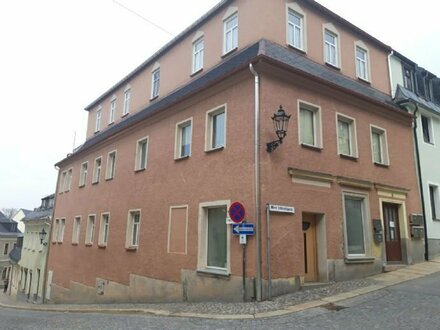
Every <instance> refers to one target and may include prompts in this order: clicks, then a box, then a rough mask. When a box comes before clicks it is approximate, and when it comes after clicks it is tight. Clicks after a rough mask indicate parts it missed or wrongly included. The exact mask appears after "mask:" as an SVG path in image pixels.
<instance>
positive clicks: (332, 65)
mask: <svg viewBox="0 0 440 330" xmlns="http://www.w3.org/2000/svg"><path fill="white" fill-rule="evenodd" d="M325 65H326V66H328V67H329V68H332V69H334V70H337V71H341V68H340V67H339V66H336V65H334V64H331V63H328V62H325Z"/></svg>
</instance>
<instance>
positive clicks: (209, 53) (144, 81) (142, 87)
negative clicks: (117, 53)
mask: <svg viewBox="0 0 440 330" xmlns="http://www.w3.org/2000/svg"><path fill="white" fill-rule="evenodd" d="M286 3H298V4H299V6H300V7H301V9H302V10H303V11H304V12H305V13H306V31H307V33H306V38H307V41H308V42H307V44H308V47H307V51H306V53H305V56H307V57H309V58H310V59H312V60H314V61H316V62H318V63H322V64H324V52H323V24H327V23H332V24H333V25H334V26H335V28H336V29H337V30H338V32H339V34H340V47H341V51H340V54H341V58H340V72H341V73H342V74H344V75H347V76H349V77H351V78H353V79H357V78H356V68H355V44H354V43H355V42H356V41H362V42H364V44H365V47H367V49H368V50H369V62H370V72H371V75H370V84H371V86H372V87H374V88H376V89H379V90H381V91H382V92H384V93H388V94H389V93H390V82H389V77H388V64H387V55H388V53H387V52H388V51H387V50H384V49H383V48H380V47H378V46H377V45H376V44H374V43H372V42H370V41H368V40H366V38H365V37H363V36H361V35H360V34H358V33H356V32H353V31H351V30H350V29H349V28H347V27H345V26H343V25H342V24H339V23H337V22H336V21H335V20H334V19H333V18H329V17H326V16H325V15H324V14H322V13H321V12H318V11H317V10H315V9H312V8H310V7H309V6H308V5H307V4H306V3H305V2H304V1H290V0H289V1H285V0H276V1H266V0H240V1H232V2H231V3H230V5H228V6H226V7H224V8H223V9H221V10H220V11H219V12H218V13H217V14H216V15H214V16H213V17H212V18H211V19H210V20H209V21H207V22H205V23H204V24H203V25H202V26H200V27H199V28H198V30H197V32H194V33H191V34H189V35H188V36H186V37H185V38H183V39H182V40H181V41H179V42H178V43H177V44H176V45H175V46H174V47H172V48H171V49H170V50H169V51H168V52H167V53H165V54H164V55H162V56H161V57H160V58H159V59H157V60H156V61H154V62H153V63H151V64H150V65H149V66H148V67H146V68H145V69H144V70H142V72H141V73H140V74H138V75H136V76H135V77H133V78H132V79H131V80H130V81H129V82H128V84H129V85H130V86H131V92H132V94H131V96H132V99H131V110H130V113H134V112H137V111H140V110H141V109H143V108H145V107H146V106H148V105H149V104H150V103H151V102H154V100H153V101H150V95H151V72H152V69H153V67H154V66H155V64H156V63H158V64H160V69H161V70H160V74H161V77H160V92H159V97H164V96H165V95H167V94H169V93H170V92H171V91H173V90H174V89H176V88H177V87H179V86H182V85H183V84H186V83H188V82H190V81H191V80H193V79H196V78H197V77H198V76H200V74H201V73H198V74H196V75H192V72H191V70H192V43H193V39H194V37H195V36H196V35H197V34H198V33H200V32H203V34H204V40H205V45H204V69H203V70H204V71H206V70H209V69H210V68H212V67H214V66H215V65H217V64H218V63H220V62H221V61H222V59H223V19H224V18H226V17H225V15H227V14H228V13H229V12H231V11H230V10H231V8H234V7H235V8H237V9H238V20H239V28H238V49H243V48H245V47H246V46H248V45H250V44H252V43H254V42H256V41H258V40H260V39H262V38H265V39H268V40H271V41H274V42H276V43H279V44H280V45H286V47H288V46H287V29H286V26H287V7H286ZM261 13H265V14H264V15H261ZM175 63H179V65H178V66H176V65H175ZM126 87H127V84H124V85H122V86H121V87H120V88H118V89H116V90H115V91H114V92H112V93H111V94H110V95H109V96H108V97H106V98H105V99H104V100H102V101H101V102H100V104H98V105H96V106H95V107H94V108H93V109H92V110H91V111H89V117H88V128H87V138H90V137H92V136H93V135H94V133H95V121H96V111H97V109H98V108H99V107H101V108H102V111H101V113H102V117H101V131H103V130H105V129H107V127H108V126H109V125H108V123H109V110H110V101H111V99H112V98H113V96H116V103H117V108H116V109H117V110H116V120H115V122H118V121H120V120H123V118H121V116H122V111H123V110H122V109H123V101H124V90H125V89H126ZM110 126H111V125H110Z"/></svg>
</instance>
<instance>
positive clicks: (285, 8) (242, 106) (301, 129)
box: [47, 0, 423, 303]
mask: <svg viewBox="0 0 440 330" xmlns="http://www.w3.org/2000/svg"><path fill="white" fill-rule="evenodd" d="M261 13H266V14H265V15H261ZM390 52H391V48H390V47H389V46H387V45H385V44H383V43H382V42H380V41H378V40H377V39H375V38H374V37H372V36H370V35H368V34H367V33H365V32H364V31H362V30H360V29H359V28H357V27H355V26H354V25H352V24H351V23H349V22H347V21H346V20H344V19H342V18H341V17H339V16H338V15H336V14H334V13H332V12H330V11H329V10H327V9H326V8H324V7H322V6H321V5H319V4H318V3H316V2H315V1H312V0H298V1H289V0H287V1H286V0H273V1H266V0H253V1H250V0H235V1H234V0H229V1H228V0H224V1H222V2H220V3H219V4H218V5H217V6H216V7H215V8H213V9H212V10H211V11H210V12H209V13H207V14H206V15H205V16H203V17H202V18H201V19H199V20H198V21H197V22H195V23H194V24H193V25H192V26H190V27H189V28H188V29H186V30H185V31H183V32H182V33H181V34H180V35H179V36H178V37H176V38H175V39H174V40H173V41H171V42H170V43H169V44H167V45H166V46H165V47H164V48H162V49H160V50H159V51H158V52H157V53H156V54H155V55H153V56H152V57H151V58H149V59H148V60H147V61H145V62H144V63H143V64H142V65H140V66H139V67H138V68H137V69H135V70H134V71H133V72H132V73H130V74H129V75H128V76H126V77H125V78H124V79H123V80H121V81H120V82H118V83H117V84H116V85H115V86H114V87H113V88H111V89H110V90H108V91H107V92H105V93H104V94H103V95H101V96H100V97H99V98H97V99H96V100H95V101H94V102H92V103H91V104H90V105H89V106H87V107H86V111H88V113H89V119H88V128H87V140H86V142H85V143H84V144H83V145H82V146H81V147H80V148H79V149H78V150H76V151H75V152H74V153H73V154H71V155H69V156H68V157H67V158H65V159H63V160H61V161H60V162H59V163H58V164H57V166H58V167H59V177H58V184H57V192H56V206H55V210H54V226H53V230H52V234H51V243H50V244H51V247H50V253H49V261H48V277H47V282H48V287H50V295H47V298H48V299H49V301H50V302H54V303H56V302H71V303H99V302H123V301H124V302H153V301H162V302H164V301H205V300H224V301H242V300H243V299H244V300H250V299H256V300H263V299H266V298H268V295H269V290H270V291H271V292H270V294H271V295H279V294H283V293H286V292H292V291H294V290H297V289H299V288H300V287H301V285H303V283H304V282H327V281H334V280H336V281H339V280H345V279H351V278H358V277H364V276H367V275H370V274H374V273H379V272H382V270H383V267H384V266H388V265H391V264H410V263H414V262H416V261H419V260H422V259H423V242H422V241H421V240H420V239H419V238H416V237H412V236H411V226H410V223H409V222H408V218H409V216H410V215H416V214H420V212H421V207H420V200H419V193H418V187H417V177H416V170H415V163H414V156H413V139H412V128H411V127H412V121H413V117H412V116H411V115H409V114H408V113H407V112H405V111H403V110H402V109H400V108H399V107H397V106H395V105H394V104H393V103H392V99H391V95H390V93H391V91H390V81H389V75H388V64H387V63H388V55H389V53H390ZM280 105H282V108H283V109H284V110H285V112H286V113H287V115H289V116H290V122H289V126H288V129H287V136H286V137H285V138H284V140H283V141H282V144H280V145H279V146H278V148H277V149H276V150H273V151H271V152H268V151H266V146H265V143H268V142H271V141H274V140H276V139H277V137H276V134H275V131H274V128H273V123H272V120H271V117H273V116H274V113H275V112H277V110H278V109H279V107H280ZM236 201H239V202H241V203H242V204H243V205H244V207H245V210H246V217H245V219H246V221H247V223H252V224H254V226H255V229H256V235H255V236H248V237H247V245H246V254H247V255H246V263H245V266H244V269H243V246H242V245H241V244H240V241H239V238H238V237H237V236H235V235H234V234H233V232H232V228H231V225H230V222H231V219H230V218H229V215H228V209H229V207H230V205H231V204H232V203H233V202H236ZM267 204H277V205H284V206H291V207H294V212H293V213H278V212H271V213H269V216H270V226H271V227H270V240H268V237H267V236H268V235H267V227H266V224H267V223H268V222H269V221H266V220H267V219H266V205H267ZM268 244H270V246H269V247H270V249H268ZM267 251H270V252H269V255H268V254H267V253H268V252H267ZM268 260H270V273H269V271H268V270H269V262H268ZM243 275H244V281H243ZM243 283H244V285H243Z"/></svg>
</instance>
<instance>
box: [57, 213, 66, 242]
mask: <svg viewBox="0 0 440 330" xmlns="http://www.w3.org/2000/svg"><path fill="white" fill-rule="evenodd" d="M65 227H66V219H65V218H63V219H60V221H59V225H58V228H57V239H56V240H57V243H63V240H64V229H65Z"/></svg>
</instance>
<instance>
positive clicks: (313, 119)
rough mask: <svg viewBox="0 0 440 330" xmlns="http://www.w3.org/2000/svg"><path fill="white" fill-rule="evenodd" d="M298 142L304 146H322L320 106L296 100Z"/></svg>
mask: <svg viewBox="0 0 440 330" xmlns="http://www.w3.org/2000/svg"><path fill="white" fill-rule="evenodd" d="M298 119H299V120H298V134H299V143H300V144H301V145H304V146H311V147H315V148H322V125H321V108H320V107H319V106H316V105H313V104H311V103H307V102H304V101H298Z"/></svg>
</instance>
